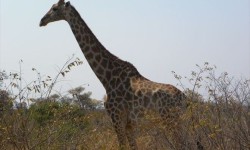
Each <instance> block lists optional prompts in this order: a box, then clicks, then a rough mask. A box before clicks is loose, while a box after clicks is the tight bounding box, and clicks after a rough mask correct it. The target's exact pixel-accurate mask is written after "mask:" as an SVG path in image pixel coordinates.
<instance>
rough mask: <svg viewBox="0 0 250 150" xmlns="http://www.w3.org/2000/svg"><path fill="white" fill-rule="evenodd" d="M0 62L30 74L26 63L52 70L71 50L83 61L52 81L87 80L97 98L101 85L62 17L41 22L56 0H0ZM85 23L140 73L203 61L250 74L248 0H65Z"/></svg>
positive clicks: (156, 73) (163, 76) (180, 69)
mask: <svg viewBox="0 0 250 150" xmlns="http://www.w3.org/2000/svg"><path fill="white" fill-rule="evenodd" d="M0 2H1V3H0V15H1V18H0V19H1V20H0V21H1V22H0V29H1V30H0V69H1V70H2V69H4V70H6V71H7V72H9V71H17V70H18V62H19V60H20V59H22V60H23V61H24V63H23V65H22V67H23V72H24V74H23V76H24V77H25V78H26V80H29V79H34V77H35V75H34V73H32V71H31V68H32V67H35V68H37V69H38V70H40V72H41V73H42V74H47V75H51V76H53V75H55V74H56V69H55V68H56V66H62V65H63V64H64V62H65V61H66V60H67V59H68V58H69V57H70V56H71V55H72V54H75V55H76V56H77V57H79V58H80V59H82V60H83V62H84V64H83V65H82V66H80V67H78V68H77V69H74V70H73V71H72V72H71V73H70V74H69V75H68V76H67V78H66V79H64V80H65V81H64V82H61V83H60V84H59V85H58V87H57V88H58V89H59V90H61V91H62V92H63V91H66V90H67V89H68V88H70V87H76V86H78V85H81V84H86V83H88V84H89V86H88V87H86V88H87V90H89V91H92V92H93V97H94V98H98V99H101V98H102V97H103V95H104V94H105V91H104V88H103V87H102V85H101V84H100V82H99V81H98V79H97V78H96V77H95V75H94V73H93V72H92V70H91V69H90V67H89V66H88V64H87V61H86V60H85V58H84V56H83V55H82V53H81V51H80V48H79V47H78V44H77V43H76V40H75V38H74V36H73V34H72V32H71V30H70V28H69V26H68V24H67V23H66V22H64V21H60V22H56V23H51V24H48V26H46V27H43V28H41V27H39V26H38V25H39V22H40V19H41V18H42V16H43V15H44V14H45V13H46V12H47V11H48V10H49V9H50V7H51V6H52V4H53V3H56V2H57V1H56V0H55V1H54V0H40V1H35V0H24V1H17V0H0ZM70 2H71V4H72V5H74V6H75V7H76V9H77V10H78V12H79V13H80V14H81V16H82V17H83V19H84V20H85V21H86V22H87V24H88V25H89V27H90V28H91V29H92V31H93V32H94V33H95V35H96V36H97V37H98V39H99V40H100V41H101V42H102V43H103V45H104V46H105V47H106V48H107V49H109V50H110V52H112V53H113V54H115V55H117V56H118V57H120V58H121V59H123V60H127V61H129V62H131V63H133V64H134V65H135V66H136V67H137V69H138V70H139V71H140V72H141V74H143V75H144V76H145V77H147V78H149V79H151V80H153V81H156V82H162V83H171V84H174V85H175V84H176V83H177V81H176V80H175V79H174V78H173V75H172V74H171V71H175V72H177V73H178V74H180V75H183V76H184V75H188V74H190V72H191V71H192V70H193V69H194V68H195V64H203V63H204V62H205V61H207V62H209V63H211V64H214V65H216V66H217V67H218V72H223V71H227V72H229V74H231V75H232V76H236V77H246V78H249V77H250V1H249V0H188V1H187V0H155V1H152V0H137V1H131V0H126V1H117V0H105V1H104V0H91V1H84V0H81V1H79V0H78V1H77V0H71V1H70Z"/></svg>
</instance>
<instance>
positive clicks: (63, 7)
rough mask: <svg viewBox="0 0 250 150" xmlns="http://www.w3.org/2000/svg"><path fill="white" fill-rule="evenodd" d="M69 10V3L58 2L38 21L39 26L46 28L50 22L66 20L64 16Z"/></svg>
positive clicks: (60, 0) (62, 0)
mask: <svg viewBox="0 0 250 150" xmlns="http://www.w3.org/2000/svg"><path fill="white" fill-rule="evenodd" d="M69 10H70V2H66V3H65V2H64V0H59V1H58V3H56V4H54V5H52V7H51V8H50V10H49V11H48V12H47V13H46V14H45V16H44V17H43V18H42V19H41V21H40V26H46V25H47V24H48V23H50V22H54V21H59V20H66V15H67V14H68V13H67V12H69Z"/></svg>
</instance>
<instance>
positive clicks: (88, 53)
mask: <svg viewBox="0 0 250 150" xmlns="http://www.w3.org/2000/svg"><path fill="white" fill-rule="evenodd" d="M59 20H65V21H67V22H68V24H69V25H70V27H71V30H72V32H73V34H74V35H75V38H76V40H77V42H78V44H79V46H80V48H81V50H82V52H83V54H84V56H85V58H86V59H87V61H88V63H89V65H90V66H91V68H92V69H93V71H94V73H95V74H96V76H97V77H98V78H99V80H100V81H101V83H102V84H103V86H104V87H105V89H106V93H107V101H106V102H105V108H106V110H107V112H108V115H109V116H110V117H111V119H112V122H113V126H114V128H115V131H116V133H117V137H118V141H119V144H120V147H121V148H125V147H126V141H127V140H128V142H129V146H130V148H131V149H137V145H136V140H135V139H136V138H135V126H136V124H137V120H138V116H139V115H140V114H141V113H143V111H144V110H147V109H152V110H155V111H157V112H158V113H159V114H160V116H161V117H162V118H163V119H164V120H166V119H173V120H174V119H175V118H177V117H178V116H179V115H178V113H179V110H181V109H182V108H185V106H184V102H185V95H184V94H183V93H182V92H181V91H180V90H179V89H177V88H176V87H174V86H172V85H169V84H161V83H155V82H152V81H150V80H148V79H146V78H145V77H143V76H142V75H141V74H140V73H139V72H138V71H137V69H136V68H135V67H134V66H133V65H132V64H131V63H129V62H126V61H123V60H121V59H119V58H118V57H116V56H114V55H113V54H111V53H110V52H109V51H108V50H107V49H106V48H105V47H104V46H103V45H102V44H101V43H100V42H99V41H98V39H97V38H96V37H95V35H94V34H93V33H92V31H91V30H90V29H89V27H88V26H87V24H86V23H85V22H84V20H83V19H82V18H81V16H80V15H79V13H78V12H77V10H76V9H75V8H74V7H73V6H72V5H71V4H70V2H66V3H65V2H64V0H59V2H58V3H56V4H54V5H53V6H52V8H51V9H50V10H49V11H48V12H47V13H46V15H45V16H44V17H43V18H42V19H41V22H40V26H46V25H47V24H48V23H50V22H55V21H59ZM176 108H178V109H176ZM173 109H176V110H177V111H171V110H173Z"/></svg>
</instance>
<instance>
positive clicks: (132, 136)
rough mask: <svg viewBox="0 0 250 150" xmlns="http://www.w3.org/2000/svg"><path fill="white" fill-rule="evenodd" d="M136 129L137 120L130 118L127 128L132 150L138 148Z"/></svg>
mask: <svg viewBox="0 0 250 150" xmlns="http://www.w3.org/2000/svg"><path fill="white" fill-rule="evenodd" d="M135 129H136V121H133V120H131V119H128V121H127V124H126V127H125V130H126V135H127V139H128V142H129V146H130V149H131V150H137V149H138V147H137V144H136V137H135Z"/></svg>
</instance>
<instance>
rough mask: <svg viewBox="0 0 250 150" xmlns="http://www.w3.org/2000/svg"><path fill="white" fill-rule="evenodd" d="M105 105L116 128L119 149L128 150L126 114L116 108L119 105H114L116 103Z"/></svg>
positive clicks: (106, 103)
mask: <svg viewBox="0 0 250 150" xmlns="http://www.w3.org/2000/svg"><path fill="white" fill-rule="evenodd" d="M104 105H105V108H106V110H107V112H108V115H109V116H110V118H111V120H112V124H113V127H114V128H115V132H116V135H117V138H118V142H119V147H120V149H121V150H123V149H126V132H125V125H126V118H127V117H126V113H124V112H123V111H122V110H119V109H118V108H116V107H115V106H117V105H114V103H110V102H105V103H104Z"/></svg>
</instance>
